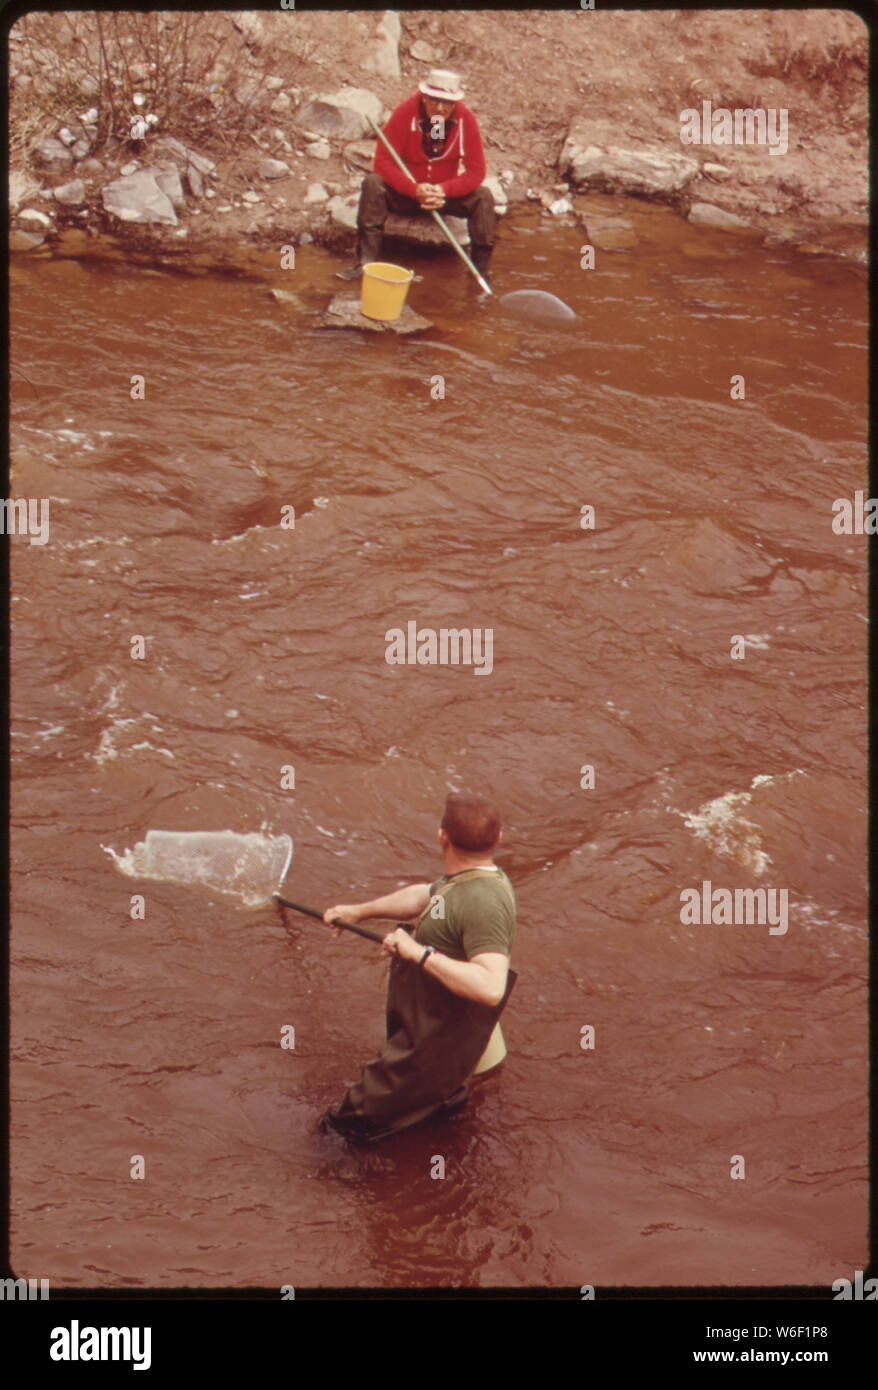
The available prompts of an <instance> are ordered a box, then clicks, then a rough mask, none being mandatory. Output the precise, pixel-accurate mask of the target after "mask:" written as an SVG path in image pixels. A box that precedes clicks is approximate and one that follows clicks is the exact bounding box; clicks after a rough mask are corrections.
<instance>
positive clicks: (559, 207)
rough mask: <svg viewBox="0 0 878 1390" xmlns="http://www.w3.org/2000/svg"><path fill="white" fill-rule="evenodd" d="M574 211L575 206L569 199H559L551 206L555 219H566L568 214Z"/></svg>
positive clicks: (550, 209) (550, 210)
mask: <svg viewBox="0 0 878 1390" xmlns="http://www.w3.org/2000/svg"><path fill="white" fill-rule="evenodd" d="M572 211H573V204H572V203H571V201H570V199H569V198H558V199H556V201H555V202H554V203H550V204H549V212H550V213H551V214H552V216H553V217H564V216H566V214H567V213H568V212H572Z"/></svg>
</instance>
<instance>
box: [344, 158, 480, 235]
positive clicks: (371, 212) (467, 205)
mask: <svg viewBox="0 0 878 1390" xmlns="http://www.w3.org/2000/svg"><path fill="white" fill-rule="evenodd" d="M390 212H395V213H398V214H399V215H400V216H401V217H415V216H416V215H417V214H418V213H421V214H423V216H424V217H429V215H430V214H429V211H428V210H425V209H424V208H422V207H421V205H420V203H419V202H418V201H417V199H416V198H407V197H406V196H405V194H404V193H397V191H396V189H395V188H390V187H389V185H388V184H386V183H385V182H384V180H383V179H382V177H381V175H380V174H367V175H366V177H365V178H364V179H363V186H362V188H361V190H360V206H359V208H358V209H357V231H358V232H359V235H360V242H361V244H362V243H364V242H365V243H368V241H369V240H370V239H371V238H374V237H380V236H381V233H382V231H383V230H384V223H385V220H386V218H387V214H388V213H390ZM438 212H439V213H440V215H441V216H443V217H444V216H445V215H446V214H448V215H449V216H451V217H465V218H466V223H467V227H468V228H469V235H470V241H471V242H472V244H473V246H474V247H475V246H493V245H494V226H495V224H496V221H497V215H496V213H495V212H494V197H493V194H492V193H491V190H490V188H486V187H485V185H484V184H482V186H481V187H480V188H476V189H474V190H473V192H472V193H467V194H466V195H465V197H463V198H448V199H446V201H445V204H444V206H443V207H441V208H439V209H438ZM379 244H380V243H379Z"/></svg>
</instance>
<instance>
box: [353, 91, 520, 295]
mask: <svg viewBox="0 0 878 1390" xmlns="http://www.w3.org/2000/svg"><path fill="white" fill-rule="evenodd" d="M384 134H385V136H386V137H387V139H388V140H389V142H390V144H391V145H392V146H393V148H394V149H395V150H396V151H397V153H398V154H399V156H400V158H401V159H402V161H403V163H404V164H405V165H406V167H407V168H408V170H409V171H410V173H411V174H412V176H413V177H412V178H411V179H407V178H406V176H405V174H403V172H402V170H401V169H400V168H399V165H398V164H397V163H396V162H395V161H394V160H393V159H392V158H391V156H390V154H389V153H388V151H387V150H386V149H385V147H384V145H383V144H382V143H381V141H380V140H379V141H378V144H377V147H376V150H375V172H374V173H373V174H367V175H366V177H365V179H364V180H363V186H362V189H361V190H360V205H359V208H358V209H357V234H358V244H357V264H356V265H354V266H351V267H350V268H349V269H348V270H341V271H339V272H338V275H339V278H340V279H342V280H356V279H357V278H358V277H359V276H360V275H362V273H363V266H364V265H366V264H368V262H369V261H377V260H380V259H381V242H382V238H383V232H384V223H385V221H386V219H387V215H388V213H389V212H395V213H398V214H400V215H401V216H403V217H412V216H414V215H415V214H416V213H418V212H420V211H421V210H422V209H423V210H424V211H426V212H429V211H430V210H431V208H435V209H436V210H437V212H438V211H442V212H445V213H449V214H450V215H451V216H452V217H465V218H466V221H467V226H468V227H469V235H470V242H471V245H470V252H469V254H470V259H471V260H472V262H473V264H474V265H475V267H476V270H478V272H479V274H480V275H482V276H484V274H485V271H486V268H487V265H488V261H489V260H490V257H491V252H492V251H493V249H494V224H495V221H496V216H495V213H494V198H493V195H492V193H491V190H490V189H489V188H486V187H484V186H483V184H482V180H483V179H484V177H485V155H484V151H483V149H482V136H481V132H480V130H479V123H478V121H477V120H476V118H475V116H474V115H473V113H472V111H470V109H469V107H467V106H465V105H464V102H463V89H462V87H461V85H460V78H459V77H458V75H457V73H456V72H448V71H447V70H446V69H444V68H434V69H433V71H432V72H431V73H430V75H429V77H428V78H427V79H426V81H425V82H421V83H420V86H419V88H418V91H417V92H415V94H414V96H411V97H409V98H408V99H407V100H406V101H404V102H401V104H400V105H399V106H397V108H396V110H395V111H394V112H393V114H392V116H391V117H390V120H389V121H388V122H387V125H386V126H385V128H384Z"/></svg>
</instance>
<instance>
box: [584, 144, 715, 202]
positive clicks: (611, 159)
mask: <svg viewBox="0 0 878 1390" xmlns="http://www.w3.org/2000/svg"><path fill="white" fill-rule="evenodd" d="M558 168H559V169H560V171H561V173H562V174H565V175H567V176H568V177H569V178H570V179H571V180H572V181H573V182H574V183H577V184H588V186H589V187H590V188H591V187H594V188H606V189H610V190H612V191H614V192H618V191H621V192H625V193H653V194H656V193H679V191H680V189H681V188H685V187H686V185H687V183H689V182H690V180H692V179H694V178H695V176H696V174H698V172H699V165H698V162H697V160H694V159H687V158H686V157H685V155H681V154H676V153H671V152H670V151H667V150H624V149H621V148H620V147H619V146H618V145H610V146H609V147H608V148H607V149H603V148H602V147H601V146H600V145H589V144H586V143H585V141H584V140H583V139H582V138H581V136H580V134H579V133H578V131H577V130H576V128H574V129H573V130H571V132H570V134H569V135H568V137H567V139H566V141H565V142H564V148H563V149H562V151H561V158H560V160H559V162H558Z"/></svg>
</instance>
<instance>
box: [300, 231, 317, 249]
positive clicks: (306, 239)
mask: <svg viewBox="0 0 878 1390" xmlns="http://www.w3.org/2000/svg"><path fill="white" fill-rule="evenodd" d="M313 240H314V238H313V237H312V235H311V233H310V232H303V233H302V235H301V236H300V237H299V245H300V246H310V245H311V243H312V242H313Z"/></svg>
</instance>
